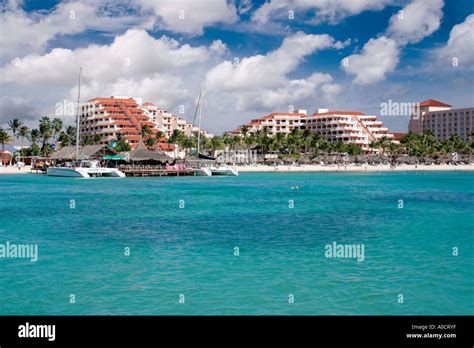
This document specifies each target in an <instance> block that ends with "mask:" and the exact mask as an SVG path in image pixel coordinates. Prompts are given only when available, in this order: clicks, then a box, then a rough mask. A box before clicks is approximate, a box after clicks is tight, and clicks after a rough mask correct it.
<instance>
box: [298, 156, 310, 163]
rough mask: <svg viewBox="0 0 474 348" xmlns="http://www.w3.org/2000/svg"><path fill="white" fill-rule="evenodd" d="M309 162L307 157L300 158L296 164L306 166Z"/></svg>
mask: <svg viewBox="0 0 474 348" xmlns="http://www.w3.org/2000/svg"><path fill="white" fill-rule="evenodd" d="M310 161H311V160H310V159H309V157H301V158H299V159H298V161H297V162H298V163H299V164H308V163H309V162H310Z"/></svg>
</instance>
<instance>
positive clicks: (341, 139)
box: [0, 96, 474, 175]
mask: <svg viewBox="0 0 474 348" xmlns="http://www.w3.org/2000/svg"><path fill="white" fill-rule="evenodd" d="M198 106H199V104H198ZM412 111H413V114H412V116H411V120H410V123H409V132H408V133H392V132H390V131H389V130H388V128H387V127H385V126H384V124H383V123H382V121H380V120H379V119H378V117H377V116H374V115H366V114H364V113H362V112H359V111H331V110H328V109H317V111H316V112H314V113H312V114H309V113H308V112H307V110H297V111H295V112H272V113H270V114H269V115H267V116H263V117H259V118H254V119H252V120H251V121H250V122H248V123H246V124H244V125H242V126H240V127H239V128H237V129H234V130H232V131H229V132H225V133H224V134H223V135H221V136H214V135H213V134H210V133H209V132H206V131H205V130H204V129H201V128H200V127H199V126H197V125H194V124H193V123H190V122H188V121H186V120H185V119H183V118H181V117H178V116H175V115H173V114H172V113H171V112H169V111H166V110H165V109H162V108H159V107H158V106H156V105H154V104H153V103H151V102H143V99H142V98H135V97H129V96H112V97H110V98H102V97H98V98H93V99H90V100H88V101H87V102H85V103H81V104H80V106H79V112H78V115H79V118H78V124H79V131H78V132H77V127H74V126H73V125H69V126H68V127H66V128H64V127H63V123H62V121H61V119H59V118H54V119H51V118H49V117H47V116H44V117H42V118H41V119H40V120H39V124H38V127H37V128H36V129H31V130H30V129H29V128H28V127H26V126H25V125H24V124H23V122H22V121H20V120H18V119H13V120H11V121H10V122H9V123H8V128H7V129H2V130H0V144H1V152H0V156H1V157H0V162H1V163H2V166H7V165H14V164H16V165H17V167H20V166H22V165H33V166H34V168H36V169H38V168H40V169H43V170H44V169H45V168H47V167H48V166H53V165H54V164H58V163H62V162H67V161H72V160H74V159H76V160H78V159H82V160H88V161H97V162H100V163H101V165H102V166H105V167H111V166H113V167H117V168H119V169H120V170H122V171H123V172H124V173H125V174H126V175H146V174H148V175H180V174H185V175H210V174H211V170H210V169H209V170H206V168H211V167H212V168H213V170H214V173H215V174H216V173H217V174H218V173H221V174H222V173H230V172H228V170H230V168H229V167H227V168H220V170H218V169H219V166H221V165H226V164H227V165H235V164H238V165H240V168H241V169H242V170H244V171H245V167H248V168H253V170H258V168H263V167H265V166H267V167H268V166H272V167H275V168H277V167H278V166H279V165H285V166H292V165H294V166H297V167H299V168H304V167H305V166H308V165H317V166H327V167H335V166H337V168H339V167H340V166H341V165H344V168H345V169H347V166H348V165H349V166H353V167H361V166H365V168H367V166H371V165H372V166H374V165H382V164H385V165H389V166H390V168H395V167H397V166H401V165H414V166H417V165H433V166H436V165H440V164H443V165H445V164H446V165H447V164H456V165H462V164H464V165H470V164H471V163H472V162H473V160H472V157H471V153H472V150H473V141H472V136H473V128H474V114H473V113H474V108H463V109H452V108H451V106H450V105H448V104H446V103H443V102H440V101H437V100H433V99H429V100H426V101H424V102H421V103H418V105H417V107H416V108H414V109H413V110H412ZM77 139H79V143H78V142H77ZM24 144H27V145H24ZM18 145H20V146H18ZM94 165H95V164H92V163H88V164H87V166H89V167H90V166H94ZM89 172H90V173H92V172H93V171H92V170H89ZM231 172H232V171H231ZM104 173H105V172H104ZM236 173H237V171H236V170H235V171H234V172H232V173H231V174H228V175H233V174H236ZM225 175H227V174H225Z"/></svg>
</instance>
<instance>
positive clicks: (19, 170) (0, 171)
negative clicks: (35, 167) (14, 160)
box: [0, 166, 31, 174]
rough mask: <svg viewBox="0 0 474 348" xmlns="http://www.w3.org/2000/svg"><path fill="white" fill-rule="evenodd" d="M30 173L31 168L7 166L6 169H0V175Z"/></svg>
mask: <svg viewBox="0 0 474 348" xmlns="http://www.w3.org/2000/svg"><path fill="white" fill-rule="evenodd" d="M28 173H31V166H24V167H20V168H18V167H15V166H7V167H3V166H2V167H0V174H28Z"/></svg>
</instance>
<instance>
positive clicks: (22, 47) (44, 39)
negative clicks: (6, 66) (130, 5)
mask: <svg viewBox="0 0 474 348" xmlns="http://www.w3.org/2000/svg"><path fill="white" fill-rule="evenodd" d="M111 4H113V6H109V5H111ZM110 8H113V11H112V10H109V9H110ZM150 24H152V23H150V22H149V19H147V18H146V17H139V16H137V15H131V14H129V13H127V12H126V11H125V10H124V8H123V7H122V5H121V4H120V3H119V2H116V1H115V2H113V3H111V0H101V1H99V2H94V1H92V0H82V1H80V2H79V1H73V2H63V3H59V4H58V5H57V6H56V7H55V8H54V9H53V10H52V11H50V12H47V13H45V12H40V11H36V12H29V13H27V12H25V11H23V10H22V9H21V7H20V5H19V4H18V3H15V2H13V1H10V2H8V3H5V4H4V6H3V8H2V13H1V14H0V28H1V35H0V59H11V58H16V57H23V56H24V55H26V54H31V53H42V52H44V50H45V48H46V46H47V43H48V42H49V41H50V40H52V39H54V38H57V37H58V36H60V35H74V34H78V33H81V32H83V31H84V30H87V29H93V30H101V31H102V30H103V31H107V32H109V33H116V32H121V31H124V30H125V28H127V27H136V28H146V27H150Z"/></svg>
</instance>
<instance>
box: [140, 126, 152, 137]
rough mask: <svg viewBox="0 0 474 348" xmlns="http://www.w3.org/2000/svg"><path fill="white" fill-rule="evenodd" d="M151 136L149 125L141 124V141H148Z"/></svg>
mask: <svg viewBox="0 0 474 348" xmlns="http://www.w3.org/2000/svg"><path fill="white" fill-rule="evenodd" d="M152 134H153V132H152V130H151V128H150V126H149V125H147V124H143V125H142V127H141V132H140V135H141V137H142V139H143V140H146V139H148V138H149V137H150V136H151V135H152Z"/></svg>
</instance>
